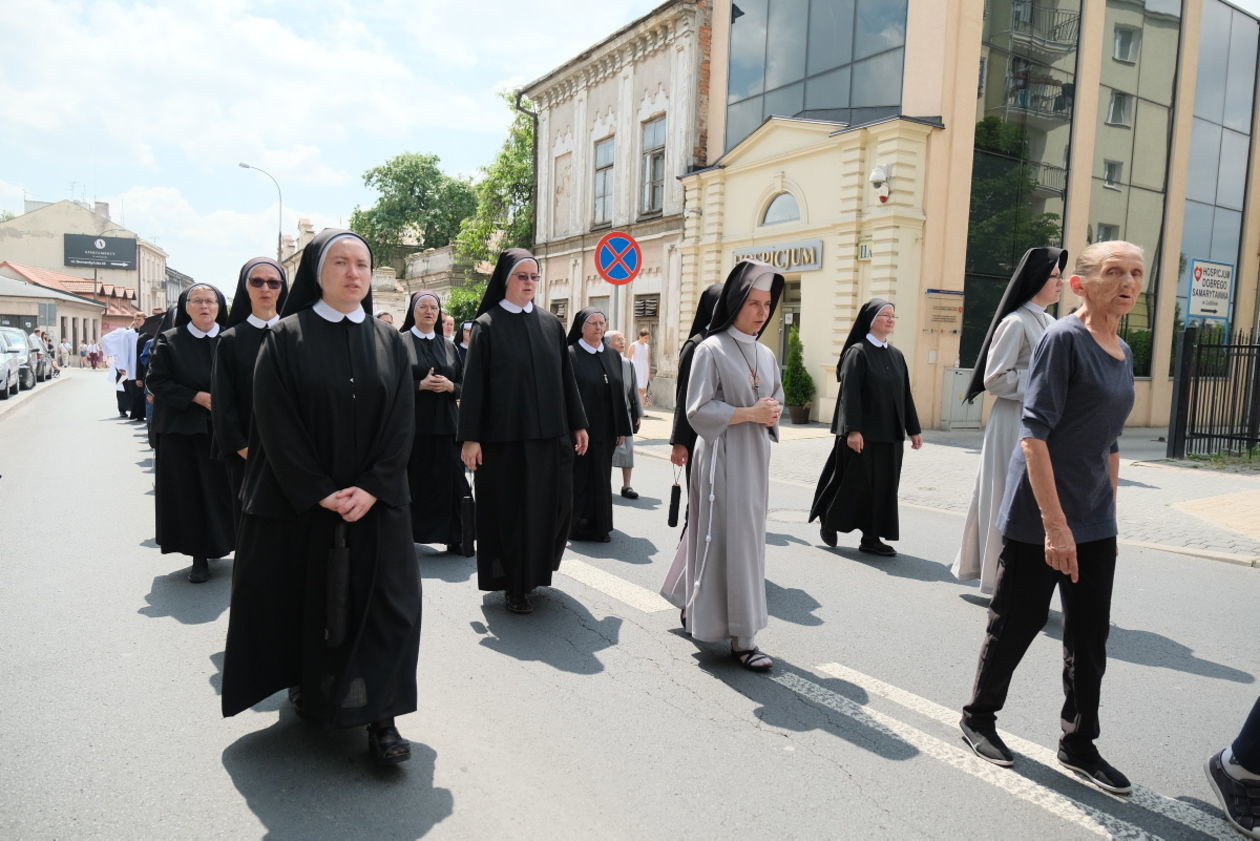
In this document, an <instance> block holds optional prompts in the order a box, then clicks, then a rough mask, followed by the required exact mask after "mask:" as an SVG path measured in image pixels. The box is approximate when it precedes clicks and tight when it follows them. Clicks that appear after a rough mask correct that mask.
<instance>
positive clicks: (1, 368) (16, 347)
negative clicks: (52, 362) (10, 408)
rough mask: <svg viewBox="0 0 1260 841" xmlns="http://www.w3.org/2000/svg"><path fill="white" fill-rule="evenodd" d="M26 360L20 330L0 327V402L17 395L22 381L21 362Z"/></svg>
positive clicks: (23, 341) (24, 342)
mask: <svg viewBox="0 0 1260 841" xmlns="http://www.w3.org/2000/svg"><path fill="white" fill-rule="evenodd" d="M25 358H26V341H25V340H24V339H23V338H22V331H21V330H14V329H11V328H7V327H0V400H8V399H9V396H10V395H12V394H17V392H18V388H19V383H21V381H22V360H23V359H25Z"/></svg>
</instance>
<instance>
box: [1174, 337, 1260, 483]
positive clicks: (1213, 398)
mask: <svg viewBox="0 0 1260 841" xmlns="http://www.w3.org/2000/svg"><path fill="white" fill-rule="evenodd" d="M1178 342H1179V344H1178V347H1177V360H1176V367H1175V370H1174V375H1173V376H1174V379H1173V412H1172V420H1171V423H1170V424H1169V430H1168V457H1169V458H1184V457H1185V456H1186V455H1187V454H1193V455H1215V454H1217V453H1232V454H1239V453H1244V452H1247V451H1248V450H1251V449H1253V448H1255V447H1257V446H1260V335H1257V334H1256V333H1255V332H1254V331H1253V332H1251V333H1244V332H1242V331H1239V332H1237V333H1234V334H1232V335H1231V334H1229V333H1227V332H1226V331H1225V330H1223V329H1219V328H1212V327H1187V328H1186V329H1185V331H1183V332H1182V334H1181V336H1180V337H1179V339H1178Z"/></svg>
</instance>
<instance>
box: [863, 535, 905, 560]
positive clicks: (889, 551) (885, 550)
mask: <svg viewBox="0 0 1260 841" xmlns="http://www.w3.org/2000/svg"><path fill="white" fill-rule="evenodd" d="M858 551H859V552H865V553H867V554H868V555H883V556H884V557H886V558H893V557H896V555H897V550H896V549H894V548H892V547H891V546H889V545H888V544H887V543H884V542H883V541H882V540H880V539H878V538H876V539H874V540H866V539H865V538H863V540H862V542H861V543H859V544H858Z"/></svg>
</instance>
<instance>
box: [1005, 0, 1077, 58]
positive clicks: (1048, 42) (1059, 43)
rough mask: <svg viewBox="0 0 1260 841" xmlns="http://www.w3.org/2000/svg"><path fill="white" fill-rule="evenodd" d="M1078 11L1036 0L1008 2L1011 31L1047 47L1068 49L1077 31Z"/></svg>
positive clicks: (1074, 39) (1073, 45)
mask: <svg viewBox="0 0 1260 841" xmlns="http://www.w3.org/2000/svg"><path fill="white" fill-rule="evenodd" d="M1080 23H1081V15H1080V13H1079V12H1074V11H1071V10H1065V9H1058V8H1055V7H1052V6H1051V7H1047V6H1042V5H1041V4H1040V3H1038V2H1035V0H1015V2H1014V3H1012V5H1011V34H1013V35H1023V36H1025V37H1027V38H1030V39H1032V40H1034V41H1036V42H1038V43H1040V44H1043V45H1045V46H1047V47H1054V48H1057V49H1071V48H1073V47H1075V46H1076V41H1077V37H1078V36H1079V34H1080Z"/></svg>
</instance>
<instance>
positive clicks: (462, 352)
mask: <svg viewBox="0 0 1260 841" xmlns="http://www.w3.org/2000/svg"><path fill="white" fill-rule="evenodd" d="M472 328H473V323H472V322H471V321H465V322H464V323H463V324H461V325H459V339H458V341H456V342H455V355H456V356H458V357H459V368H460V370H461V371H462V370H463V369H464V363H465V362H466V361H467V360H468V342H469V340H471V339H472Z"/></svg>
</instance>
